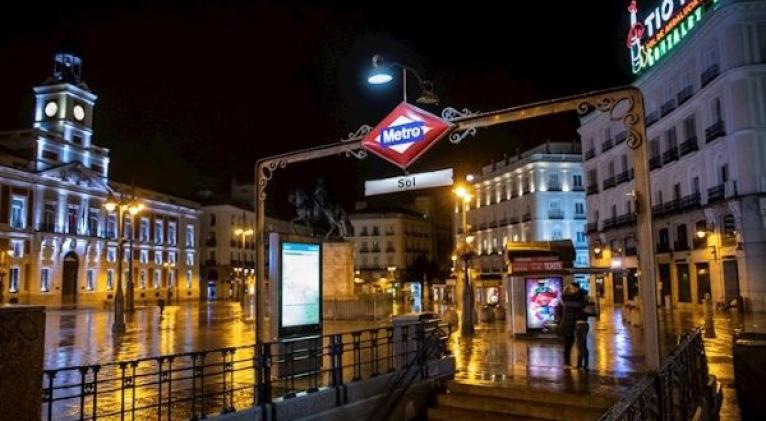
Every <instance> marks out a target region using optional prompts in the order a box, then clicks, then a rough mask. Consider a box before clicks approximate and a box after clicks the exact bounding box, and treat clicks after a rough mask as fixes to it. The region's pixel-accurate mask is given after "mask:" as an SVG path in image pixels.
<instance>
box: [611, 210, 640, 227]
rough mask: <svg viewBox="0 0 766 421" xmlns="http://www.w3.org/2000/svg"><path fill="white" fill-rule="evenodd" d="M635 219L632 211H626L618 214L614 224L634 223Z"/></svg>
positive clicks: (619, 225) (635, 216)
mask: <svg viewBox="0 0 766 421" xmlns="http://www.w3.org/2000/svg"><path fill="white" fill-rule="evenodd" d="M636 220H637V215H636V214H635V213H633V212H631V213H626V214H624V215H620V216H618V217H617V221H615V225H616V226H618V227H621V226H623V225H634V224H635V223H636Z"/></svg>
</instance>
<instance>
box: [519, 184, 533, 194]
mask: <svg viewBox="0 0 766 421" xmlns="http://www.w3.org/2000/svg"><path fill="white" fill-rule="evenodd" d="M531 191H532V189H531V188H530V187H529V185H525V186H524V187H522V189H521V194H529V193H530V192H531Z"/></svg>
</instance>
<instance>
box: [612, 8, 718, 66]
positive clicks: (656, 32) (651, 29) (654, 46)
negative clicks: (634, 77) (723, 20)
mask: <svg viewBox="0 0 766 421" xmlns="http://www.w3.org/2000/svg"><path fill="white" fill-rule="evenodd" d="M716 3H718V0H663V1H662V2H661V3H660V5H659V6H657V7H655V8H654V9H653V10H651V11H649V13H648V14H647V15H646V16H645V17H644V18H643V20H639V19H638V6H637V5H636V1H635V0H633V1H631V2H630V6H628V12H629V13H630V30H629V31H628V39H627V44H628V49H629V50H630V58H631V67H632V70H633V73H634V74H638V73H641V72H642V71H644V70H646V69H647V68H649V67H651V66H653V65H654V64H655V63H657V62H658V61H659V60H660V59H661V58H662V57H664V56H665V54H667V53H668V52H669V51H670V50H672V49H673V47H675V46H676V45H678V43H680V42H681V40H682V39H683V38H684V37H686V35H687V34H688V33H689V32H690V31H691V30H692V28H694V26H695V25H696V24H697V23H699V21H700V20H702V14H703V13H704V12H705V11H707V10H708V9H709V7H710V6H711V5H714V4H716Z"/></svg>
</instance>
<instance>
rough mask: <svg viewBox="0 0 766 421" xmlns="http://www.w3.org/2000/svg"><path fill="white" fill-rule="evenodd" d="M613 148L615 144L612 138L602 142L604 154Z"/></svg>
mask: <svg viewBox="0 0 766 421" xmlns="http://www.w3.org/2000/svg"><path fill="white" fill-rule="evenodd" d="M612 146H614V143H612V139H611V138H609V139H607V140H605V141H603V142H601V153H604V152H606V151H608V150H609V149H612Z"/></svg>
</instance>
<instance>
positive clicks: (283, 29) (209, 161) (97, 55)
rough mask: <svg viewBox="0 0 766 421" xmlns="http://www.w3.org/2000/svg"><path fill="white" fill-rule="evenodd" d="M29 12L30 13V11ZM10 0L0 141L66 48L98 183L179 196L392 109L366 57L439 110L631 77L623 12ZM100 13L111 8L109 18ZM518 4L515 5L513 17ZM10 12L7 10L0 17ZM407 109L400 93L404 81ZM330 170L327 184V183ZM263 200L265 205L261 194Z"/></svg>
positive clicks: (282, 184) (550, 6) (485, 155)
mask: <svg viewBox="0 0 766 421" xmlns="http://www.w3.org/2000/svg"><path fill="white" fill-rule="evenodd" d="M46 3H47V4H46ZM101 3H108V4H101V5H98V4H96V5H94V4H90V3H83V2H76V1H56V2H46V1H42V2H41V1H34V2H14V4H13V6H9V5H8V4H4V5H3V11H2V12H1V13H0V57H2V63H3V65H2V66H0V86H1V87H2V89H0V92H1V93H2V101H1V102H0V129H2V130H6V129H15V128H27V127H30V126H31V124H32V116H33V113H32V107H33V95H32V86H34V85H35V84H38V83H40V82H42V81H43V80H45V78H46V77H47V76H48V75H49V74H50V71H51V68H52V55H53V52H54V51H55V50H56V49H57V48H58V47H60V46H61V45H63V44H73V45H75V46H76V48H77V52H78V53H79V54H80V56H81V57H82V58H83V61H84V65H83V73H84V79H85V80H86V82H87V83H88V85H89V86H90V88H91V90H92V91H93V92H95V93H96V94H97V95H98V96H99V99H98V102H97V104H96V109H95V127H94V130H95V135H94V142H95V143H96V144H99V145H102V146H106V147H108V148H110V149H111V156H112V160H111V175H112V178H113V179H117V180H125V181H129V180H131V179H132V178H135V179H136V183H137V184H139V185H142V186H145V187H149V188H154V189H158V190H160V191H166V192H171V193H175V194H179V195H183V196H187V197H190V196H191V195H192V193H193V192H194V191H196V190H200V189H212V190H216V191H224V190H226V189H227V186H228V183H229V180H230V179H232V178H234V177H237V178H242V179H251V178H252V175H253V165H254V162H255V160H256V159H257V158H259V157H262V156H266V155H270V154H274V153H279V152H284V151H288V150H291V149H295V148H302V147H309V146H315V145H319V144H324V143H331V142H335V141H337V140H338V139H340V138H341V137H344V136H345V135H346V134H347V133H348V132H350V131H353V130H355V129H356V128H357V127H359V126H360V125H361V124H364V123H367V124H370V125H375V123H377V121H378V120H379V119H381V118H382V117H383V116H384V115H385V114H386V113H387V112H388V111H389V110H390V109H392V108H393V107H394V106H395V105H396V104H397V103H398V102H399V101H401V88H400V86H399V85H398V83H399V78H398V77H397V79H395V83H393V84H389V85H387V86H384V87H380V86H379V87H375V88H374V89H373V88H372V87H370V86H368V85H367V84H366V81H365V79H366V73H367V71H368V69H369V63H370V57H371V56H372V55H373V54H375V53H378V54H381V55H383V56H384V57H385V58H386V59H387V60H389V61H394V60H395V61H400V62H403V63H406V64H408V65H410V66H412V67H414V68H416V69H417V70H418V71H419V72H420V73H421V74H422V76H423V77H424V78H426V79H432V80H433V81H434V86H435V91H436V93H437V94H438V95H439V97H440V99H441V104H440V105H439V106H438V107H428V106H426V107H423V108H426V109H428V110H430V111H432V112H434V113H436V114H439V112H440V110H441V109H442V108H443V107H445V106H454V107H456V108H462V107H468V108H470V109H473V110H481V111H488V110H492V109H495V108H500V107H506V106H510V105H516V104H521V103H524V102H529V101H537V100H541V99H546V98H550V97H555V96H560V95H567V94H573V93H579V92H582V91H585V90H592V89H600V88H605V87H609V86H613V85H617V84H625V83H628V82H629V81H630V80H631V77H630V70H629V65H628V52H627V50H626V47H625V43H624V40H625V34H626V30H627V19H628V15H627V12H626V10H625V8H626V6H627V1H623V0H616V1H615V0H609V1H588V2H563V1H555V2H548V1H536V2H507V3H506V6H504V7H501V6H499V5H500V4H501V3H500V2H497V1H493V2H478V1H473V2H462V3H458V4H457V5H456V6H450V5H449V4H448V3H447V2H417V1H408V2H401V3H399V2H392V1H385V2H367V1H365V2H355V3H350V4H344V5H333V4H329V3H327V2H305V3H304V2H294V1H288V2H261V1H259V2H252V1H241V2H237V1H215V2H213V1H209V2H206V1H183V2H177V3H171V2H166V3H163V2H153V1H134V2H129V3H130V4H129V5H128V4H127V3H128V2H124V3H126V4H122V3H123V2H111V1H110V2H101ZM117 3H120V4H119V5H118V4H117ZM517 3H519V4H523V7H521V6H516V4H517ZM14 8H15V10H14ZM410 88H411V89H410V97H411V98H413V99H414V98H415V97H417V94H418V89H417V84H416V83H415V81H414V79H412V78H411V79H410ZM576 125H577V120H576V118H574V117H573V116H563V117H558V118H555V119H546V120H545V121H536V122H529V123H524V124H516V125H513V126H506V127H503V128H498V129H492V130H484V131H481V132H480V133H479V135H478V136H477V137H476V138H474V139H470V138H469V139H468V140H467V141H466V142H464V144H462V145H460V146H453V145H451V144H449V142H447V141H444V142H443V143H442V144H440V145H438V146H437V147H436V148H434V149H433V150H432V151H431V152H429V154H427V155H426V157H425V158H423V159H422V160H421V161H419V162H418V163H417V164H416V165H415V166H414V167H413V168H412V171H419V170H424V169H436V168H445V167H450V166H455V167H456V168H458V169H459V170H461V171H475V170H476V169H477V168H478V166H479V165H481V164H482V163H486V162H487V161H489V160H490V159H492V158H497V159H500V158H502V156H503V153H508V154H513V153H515V151H516V149H517V148H518V147H521V148H522V149H523V148H527V147H530V146H534V145H536V144H538V143H541V142H544V141H545V140H546V139H548V138H550V139H551V140H560V141H571V140H572V139H574V138H576V132H575V128H576ZM330 169H332V171H330ZM398 173H401V172H400V171H399V170H397V169H396V168H395V167H393V166H392V165H390V164H388V163H386V162H384V161H382V160H380V159H378V158H375V157H370V158H368V159H367V160H365V161H361V162H354V160H349V159H345V158H339V159H330V160H326V161H322V162H320V163H317V164H313V165H302V166H296V167H293V168H289V170H288V171H285V172H284V176H283V177H281V178H280V181H279V182H278V183H275V185H274V187H275V189H277V190H276V191H284V190H286V189H287V188H288V186H308V185H310V184H311V183H312V182H313V180H315V179H316V178H317V177H320V176H322V177H327V178H328V183H329V187H330V188H331V189H332V190H333V191H334V192H335V194H336V195H337V196H341V197H342V199H343V200H344V201H346V202H348V201H351V200H353V199H355V198H356V195H357V194H358V192H359V191H361V188H362V180H363V179H364V178H365V177H371V176H392V175H396V174H398ZM277 196H279V195H277Z"/></svg>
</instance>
